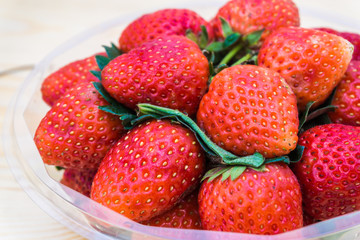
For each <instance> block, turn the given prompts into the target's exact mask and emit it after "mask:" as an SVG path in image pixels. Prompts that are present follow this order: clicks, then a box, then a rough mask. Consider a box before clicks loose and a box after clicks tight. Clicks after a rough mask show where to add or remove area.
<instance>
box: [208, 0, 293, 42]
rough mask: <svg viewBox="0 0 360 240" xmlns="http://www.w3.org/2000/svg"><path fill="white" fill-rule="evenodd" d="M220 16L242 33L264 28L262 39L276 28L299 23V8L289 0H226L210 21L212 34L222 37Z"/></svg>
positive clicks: (234, 29)
mask: <svg viewBox="0 0 360 240" xmlns="http://www.w3.org/2000/svg"><path fill="white" fill-rule="evenodd" d="M220 17H222V18H224V19H225V20H227V21H228V22H229V24H230V26H231V27H232V29H233V31H235V32H238V33H241V34H244V35H246V34H249V33H251V32H254V31H257V30H261V29H265V31H264V32H263V34H262V39H263V40H264V39H265V38H266V37H267V36H268V35H269V34H270V33H271V32H273V31H274V30H276V29H278V28H281V27H289V26H299V25H300V18H299V10H298V8H297V7H296V5H295V3H294V2H293V1H291V0H231V1H228V2H227V3H226V4H225V5H224V6H223V7H222V8H220V9H219V11H218V13H217V15H216V17H215V18H214V19H213V20H212V21H211V23H212V25H213V28H214V34H215V35H216V36H217V37H220V38H223V32H222V28H221V21H220Z"/></svg>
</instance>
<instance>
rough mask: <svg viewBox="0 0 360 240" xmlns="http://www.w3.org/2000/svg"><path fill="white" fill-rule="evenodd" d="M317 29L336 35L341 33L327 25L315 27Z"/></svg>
mask: <svg viewBox="0 0 360 240" xmlns="http://www.w3.org/2000/svg"><path fill="white" fill-rule="evenodd" d="M314 29H316V30H319V31H323V32H327V33H331V34H335V35H339V34H340V32H338V31H336V30H334V29H332V28H327V27H320V28H314Z"/></svg>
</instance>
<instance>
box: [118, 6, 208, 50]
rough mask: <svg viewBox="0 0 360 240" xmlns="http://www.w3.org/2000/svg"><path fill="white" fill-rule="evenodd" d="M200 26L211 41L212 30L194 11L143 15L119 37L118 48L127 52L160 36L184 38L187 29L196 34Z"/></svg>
mask: <svg viewBox="0 0 360 240" xmlns="http://www.w3.org/2000/svg"><path fill="white" fill-rule="evenodd" d="M201 25H203V26H205V27H206V28H207V31H208V34H209V37H210V39H211V38H212V29H211V28H210V27H209V24H208V22H207V21H205V20H204V19H203V18H202V17H201V16H199V15H198V14H197V13H195V12H194V11H192V10H189V9H163V10H159V11H156V12H154V13H150V14H146V15H143V16H141V17H140V18H138V19H136V20H135V21H133V22H132V23H130V24H129V25H128V26H127V27H126V28H125V29H124V31H123V32H122V34H121V36H120V39H119V44H120V48H121V50H123V51H124V52H128V51H130V50H131V49H133V48H136V47H139V46H140V45H142V44H143V43H145V42H149V41H152V40H154V39H156V38H158V37H160V36H164V35H166V36H169V35H180V36H185V34H186V30H188V29H190V30H192V32H194V33H195V34H197V33H200V32H201V28H200V26H201Z"/></svg>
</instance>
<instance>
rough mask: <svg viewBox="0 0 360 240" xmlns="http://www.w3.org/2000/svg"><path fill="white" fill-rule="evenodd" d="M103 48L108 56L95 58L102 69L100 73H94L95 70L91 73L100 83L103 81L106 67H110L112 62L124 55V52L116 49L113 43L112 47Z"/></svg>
mask: <svg viewBox="0 0 360 240" xmlns="http://www.w3.org/2000/svg"><path fill="white" fill-rule="evenodd" d="M103 48H104V49H105V51H106V55H107V56H103V55H96V56H95V59H96V63H97V65H98V67H99V68H100V71H94V70H91V71H90V72H91V73H92V74H93V75H94V76H95V77H97V78H98V79H99V80H100V81H101V70H103V69H104V67H105V66H106V65H108V64H109V62H110V61H111V60H113V59H114V58H116V57H118V56H120V55H121V54H123V52H122V51H121V50H120V49H119V48H118V47H116V46H115V44H114V43H111V46H110V47H109V46H105V45H104V46H103Z"/></svg>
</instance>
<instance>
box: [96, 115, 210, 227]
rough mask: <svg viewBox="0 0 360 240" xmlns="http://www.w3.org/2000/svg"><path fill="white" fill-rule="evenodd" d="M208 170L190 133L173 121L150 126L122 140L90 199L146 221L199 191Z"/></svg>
mask: <svg viewBox="0 0 360 240" xmlns="http://www.w3.org/2000/svg"><path fill="white" fill-rule="evenodd" d="M204 164H205V162H204V153H203V151H202V149H201V146H200V144H199V143H198V142H197V140H196V137H195V136H194V134H193V133H192V132H191V131H190V130H188V129H186V128H184V127H182V126H181V125H179V124H176V123H173V122H171V121H169V120H151V121H147V122H146V123H142V124H140V125H137V126H136V127H134V128H133V129H132V130H130V131H129V132H128V133H127V134H126V135H124V136H123V137H121V138H120V140H119V141H118V142H117V143H116V145H115V146H114V147H113V148H111V150H110V151H109V152H108V154H107V155H106V156H105V158H104V159H103V161H102V162H101V165H100V167H99V170H98V172H97V174H96V175H95V178H94V181H93V185H92V188H91V198H92V199H93V200H95V201H96V202H99V203H100V204H102V205H104V206H106V207H108V208H110V209H112V210H114V211H116V212H118V213H120V214H123V215H124V216H126V217H128V218H130V219H132V220H134V221H137V222H142V221H147V220H149V219H150V218H152V217H155V216H157V215H160V214H163V213H164V212H166V211H167V210H169V209H171V208H172V207H174V205H175V204H177V203H178V202H179V201H180V200H181V199H182V198H183V197H184V196H185V195H187V193H190V192H191V191H192V190H194V189H195V188H196V186H197V185H198V183H199V181H200V179H199V178H201V176H202V174H203V171H204Z"/></svg>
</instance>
